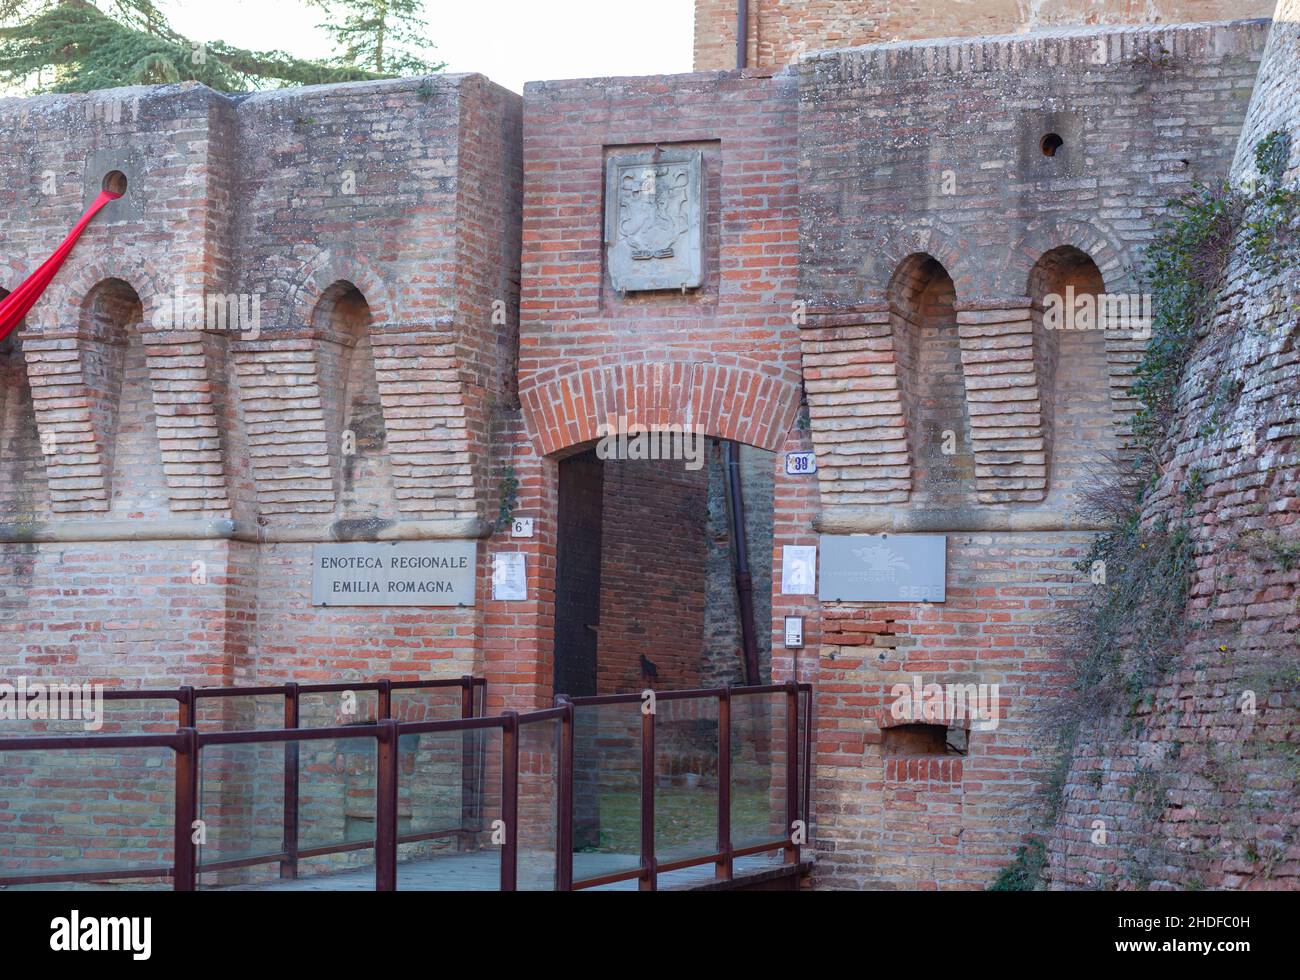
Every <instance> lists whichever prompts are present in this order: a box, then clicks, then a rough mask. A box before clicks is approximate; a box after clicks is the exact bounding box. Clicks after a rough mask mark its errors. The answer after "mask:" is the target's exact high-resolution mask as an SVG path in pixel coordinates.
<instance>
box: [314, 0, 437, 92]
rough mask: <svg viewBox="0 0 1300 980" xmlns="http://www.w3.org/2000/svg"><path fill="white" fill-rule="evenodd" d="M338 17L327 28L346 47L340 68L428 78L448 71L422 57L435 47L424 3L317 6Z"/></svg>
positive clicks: (375, 0)
mask: <svg viewBox="0 0 1300 980" xmlns="http://www.w3.org/2000/svg"><path fill="white" fill-rule="evenodd" d="M312 3H313V4H314V5H315V6H317V7H319V8H321V9H322V10H324V11H326V12H327V13H329V14H333V15H334V16H333V18H332V19H331V20H330V21H328V22H326V23H324V24H321V25H320V26H321V27H323V28H324V29H325V30H326V31H327V32H328V33H329V34H330V35H331V36H332V37H333V38H334V40H335V42H336V44H337V45H338V46H339V47H341V48H342V49H343V50H342V53H341V54H339V55H338V57H337V58H336V59H335V64H337V65H339V66H340V67H343V66H347V67H356V68H366V69H368V70H370V71H373V72H379V73H380V74H390V75H427V74H431V73H432V72H436V71H439V70H441V69H442V68H444V67H445V64H444V63H443V62H433V61H429V60H427V59H425V58H423V57H421V54H422V53H423V52H424V51H425V50H426V49H429V48H432V45H431V44H430V43H429V40H428V38H427V36H426V35H425V32H426V30H427V29H428V27H427V25H426V24H425V21H424V12H423V9H422V7H423V4H422V2H421V0H312Z"/></svg>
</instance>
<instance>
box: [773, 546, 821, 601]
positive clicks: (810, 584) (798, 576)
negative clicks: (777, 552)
mask: <svg viewBox="0 0 1300 980" xmlns="http://www.w3.org/2000/svg"><path fill="white" fill-rule="evenodd" d="M816 591H817V549H816V548H815V547H813V546H811V545H789V544H788V545H784V546H782V548H781V594H782V595H813V594H814V593H816Z"/></svg>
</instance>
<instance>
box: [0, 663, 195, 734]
mask: <svg viewBox="0 0 1300 980" xmlns="http://www.w3.org/2000/svg"><path fill="white" fill-rule="evenodd" d="M5 683H7V684H8V685H9V687H11V688H13V693H12V694H8V693H7V689H6V698H7V700H8V701H9V703H10V704H12V705H13V706H14V710H13V711H12V712H4V713H0V738H38V737H42V736H52V735H167V734H170V733H171V732H174V731H176V727H177V722H178V720H179V717H180V708H179V705H178V704H177V702H176V701H175V699H172V698H125V699H117V698H106V697H103V696H102V695H103V693H104V692H103V690H102V689H99V688H96V687H95V686H94V685H83V684H72V683H60V682H57V681H44V680H38V679H37V678H34V677H28V678H22V679H20V680H19V681H14V680H12V679H11V680H6V681H5ZM11 714H12V717H11V716H10V715H11Z"/></svg>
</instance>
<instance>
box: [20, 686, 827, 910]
mask: <svg viewBox="0 0 1300 980" xmlns="http://www.w3.org/2000/svg"><path fill="white" fill-rule="evenodd" d="M482 684H483V681H482V680H478V679H474V678H461V679H458V680H454V681H445V682H427V681H426V682H403V683H401V684H397V683H389V682H387V681H379V682H375V683H374V684H372V685H358V684H346V683H343V684H329V685H313V686H311V687H310V690H312V691H315V692H327V691H349V690H351V691H355V690H360V689H363V688H369V689H374V690H377V691H379V692H380V696H379V705H380V714H381V717H379V718H378V719H377V720H376V721H374V722H370V723H365V724H362V725H341V726H328V727H317V728H300V727H297V725H296V722H297V717H298V716H297V713H296V711H297V705H298V703H299V698H300V697H301V695H302V693H303V692H304V691H307V690H308V689H309V688H308V686H307V685H302V686H298V685H282V686H280V687H272V688H246V689H242V693H244V694H248V693H250V692H251V693H255V694H277V693H282V694H283V695H284V698H285V703H284V717H285V723H286V724H285V727H284V728H279V729H268V730H255V731H225V732H222V731H217V732H201V731H198V730H197V729H196V728H195V727H193V724H190V725H187V726H183V727H181V728H180V729H178V730H177V731H175V732H173V733H167V734H157V735H150V734H141V735H82V736H71V737H62V736H58V737H27V738H11V739H0V753H4V752H22V753H31V752H60V751H98V750H125V749H132V748H160V749H167V750H170V751H171V752H172V753H173V754H174V757H175V765H174V769H173V773H174V775H173V780H172V788H173V797H172V798H173V805H174V814H173V817H174V819H173V821H172V846H173V851H172V853H173V855H174V857H173V860H172V863H171V864H170V865H167V866H153V867H143V868H141V867H133V868H110V869H101V870H94V871H65V872H58V871H50V872H40V873H36V874H27V875H18V876H13V875H11V876H5V877H0V885H22V884H37V883H60V882H91V881H112V880H134V879H147V878H159V877H171V878H172V883H173V888H174V889H175V890H177V891H193V890H195V888H196V887H197V882H198V875H199V874H203V873H209V872H223V871H233V870H235V869H239V868H245V867H249V866H252V865H258V864H270V863H278V864H279V865H280V877H281V878H283V879H292V878H294V877H296V875H297V873H298V862H299V861H302V860H306V859H308V858H317V857H321V856H324V855H329V854H337V853H341V852H344V851H350V850H359V849H369V848H372V847H373V849H374V869H375V870H374V882H375V889H376V890H379V891H392V890H395V889H396V888H397V882H398V845H400V844H408V843H415V842H421V841H429V840H433V839H435V838H440V837H452V836H459V837H460V838H461V840H462V841H464V842H465V844H466V845H472V844H474V843H477V841H476V837H477V836H478V835H480V834H481V833H483V828H482V826H481V824H482V818H483V798H484V794H485V787H486V782H487V778H486V777H487V775H488V771H489V769H490V768H495V769H498V770H499V781H498V782H497V786H496V787H495V793H496V800H495V801H494V802H499V803H500V813H501V819H500V825H499V826H498V827H494V833H499V835H500V840H499V844H500V880H499V883H498V885H499V888H500V889H501V890H503V891H514V890H516V889H517V888H518V887H519V854H520V816H519V814H520V799H521V772H520V735H521V732H523V731H524V730H525V729H526V728H527V727H528V726H531V725H541V724H544V723H555V724H556V727H557V733H556V741H555V744H554V746H553V752H554V758H555V781H554V792H555V806H554V812H555V826H554V828H553V830H551V829H548V831H547V836H550V837H552V838H553V842H554V854H555V858H554V864H555V868H554V887H555V888H556V889H558V890H561V891H568V890H572V889H581V888H594V887H599V886H601V885H608V884H613V883H616V882H620V881H627V880H632V879H635V880H637V882H638V885H639V887H640V888H641V889H643V890H653V889H655V888H657V887H658V877H659V875H661V874H667V873H670V872H672V871H677V870H681V869H685V868H691V867H697V866H700V865H708V864H712V865H713V866H714V878H715V879H717V880H720V881H728V880H731V879H732V878H733V877H734V873H735V864H734V862H735V861H736V859H738V858H741V857H745V856H748V855H753V854H758V853H762V852H773V851H779V852H781V856H782V863H783V864H785V865H795V866H797V865H798V864H799V861H800V840H801V838H800V836H799V835H798V834H796V833H795V825H796V822H797V821H800V820H803V821H804V822H805V824H806V821H807V814H808V806H809V803H808V801H809V796H810V790H811V781H810V763H811V741H812V725H811V721H810V714H809V712H810V708H811V693H812V691H811V686H810V685H807V684H794V683H790V684H779V685H763V686H751V687H737V688H727V687H723V688H710V689H700V690H690V691H663V692H654V699H653V703H654V704H657V703H659V702H664V703H674V702H691V701H700V702H715V703H716V710H717V823H716V847H713V848H711V849H709V850H708V853H703V854H698V855H691V856H686V857H676V858H672V859H669V860H663V861H661V860H659V856H658V854H657V847H656V836H655V830H656V823H655V818H656V770H657V763H658V762H659V761H660V757H659V756H658V755H657V752H656V736H657V734H658V722H657V712H656V711H655V710H654V709H653V707H652V708H651V709H650V710H643V709H642V708H640V707H638V709H637V710H639V711H640V721H639V727H638V731H639V745H638V747H637V748H638V750H639V757H640V761H639V774H638V775H639V785H640V788H639V799H638V805H639V812H640V835H639V837H640V840H639V843H640V853H639V855H638V859H637V860H638V864H637V866H636V867H634V868H628V869H625V870H619V871H615V872H611V873H609V874H601V875H594V876H588V877H586V878H583V879H580V880H577V881H575V880H574V846H573V844H574V837H573V834H574V785H575V775H576V773H577V769H578V766H579V762H578V761H577V759H576V758H575V742H576V740H575V727H576V726H575V722H576V721H577V720H578V719H579V718H580V717H581V715H582V713H584V712H588V711H591V710H595V709H599V708H600V707H602V706H611V705H627V706H642V705H645V704H647V703H649V702H647V700H646V699H643V697H642V695H637V694H629V695H610V696H604V697H583V698H568V697H565V696H563V695H562V696H560V697H558V698H557V699H556V700H557V704H556V706H555V707H553V708H549V709H545V710H541V711H533V712H528V713H525V714H519V713H516V712H513V711H507V712H505V713H503V714H501V715H499V716H496V717H491V718H488V717H481V716H474V714H473V711H474V705H475V697H474V694H475V692H476V691H477V690H479V689H480V688H481V686H482ZM456 685H460V686H462V688H463V692H464V694H463V699H462V706H463V713H462V717H460V718H456V719H449V720H445V721H417V722H398V721H396V720H394V719H392V718H391V717H387V715H389V714H390V713H391V700H390V698H391V692H392V691H393V690H396V689H399V688H408V687H409V688H415V687H421V686H423V687H430V686H456ZM187 690H188V691H189V692H190V693H188V694H187V693H185V692H186V691H187ZM237 691H241V689H226V690H225V691H223V692H221V693H215V691H214V692H213V693H205V694H200V693H199V691H198V690H195V689H184V688H182V689H178V690H177V691H174V692H148V693H150V694H153V695H155V696H162V695H165V696H172V695H175V700H176V701H177V702H178V703H179V704H180V706H181V708H180V717H181V718H188V720H190V721H191V722H192V721H193V719H194V713H193V708H194V704H195V703H196V701H197V700H198V699H200V698H201V697H232V696H236V693H235V692H237ZM123 693H126V694H129V695H134V696H135V697H136V698H140V697H142V695H144V694H145V693H146V692H139V691H135V692H123ZM773 695H781V696H783V708H782V711H781V725H780V726H779V734H781V735H783V740H782V744H783V746H784V749H783V752H784V759H783V761H782V762H781V764H780V765H779V766H776V765H772V766H771V767H770V768H771V769H772V770H773V771H776V772H779V774H780V775H781V777H782V778H781V780H780V782H781V784H783V786H784V792H785V799H784V813H783V823H784V827H783V828H782V830H781V833H779V834H776V833H773V834H771V835H770V836H768V837H767V838H765V839H762V840H759V841H757V842H753V841H751V842H747V843H743V844H739V845H738V844H737V843H736V842H735V841H734V839H733V833H732V794H731V789H732V749H733V735H734V732H733V719H732V709H733V705H735V704H736V703H738V702H739V701H740V700H741V699H746V698H754V699H758V698H763V697H770V696H773ZM187 705H188V709H189V713H188V715H187V714H186V706H187ZM291 722H292V724H291ZM777 727H778V726H775V725H774V726H773V728H774V729H777ZM493 731H499V732H500V739H501V752H500V758H499V759H489V758H488V756H487V753H486V752H485V751H483V745H482V744H481V741H480V739H479V738H478V737H464V736H465V735H466V734H467V733H482V734H484V735H486V734H487V733H489V732H493ZM450 733H461V734H462V739H461V742H462V747H461V759H460V778H461V780H462V785H463V792H462V793H461V818H460V821H459V823H458V824H457V825H456V826H454V827H447V828H435V829H431V830H425V831H412V832H408V833H404V834H403V833H400V832H399V819H398V800H399V783H400V771H399V746H400V740H401V739H402V738H404V737H411V736H420V735H427V734H450ZM335 739H339V740H342V739H346V740H368V739H373V740H374V747H375V759H376V763H375V787H374V807H373V811H374V833H373V836H372V837H370V838H367V839H364V840H354V841H345V842H343V843H335V844H325V845H320V846H314V847H309V848H303V847H299V846H298V845H299V841H298V834H299V823H298V821H299V813H298V806H299V800H298V785H299V765H298V763H299V757H300V751H299V750H300V747H301V746H302V745H303V744H304V743H309V742H312V741H328V740H335ZM275 743H282V744H283V746H284V805H283V828H282V847H281V848H279V849H278V850H275V851H268V852H264V853H259V854H255V855H251V856H243V857H239V858H234V859H229V860H220V861H214V862H207V863H202V862H201V861H200V859H199V852H198V848H197V847H196V845H195V843H194V841H193V839H192V835H193V834H194V830H195V828H196V826H198V821H199V820H200V814H199V810H200V795H199V787H200V779H201V774H202V763H201V757H202V753H203V752H204V750H205V749H208V750H211V749H214V748H216V747H219V746H236V745H256V744H275ZM597 768H598V767H597ZM587 775H588V776H591V775H594V776H595V777H596V778H597V779H599V777H600V773H599V772H595V773H594V774H593V773H588V774H587ZM494 843H496V841H494Z"/></svg>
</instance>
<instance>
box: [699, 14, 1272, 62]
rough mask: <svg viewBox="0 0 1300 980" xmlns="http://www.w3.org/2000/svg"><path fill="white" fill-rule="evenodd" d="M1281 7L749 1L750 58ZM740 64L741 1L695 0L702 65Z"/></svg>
mask: <svg viewBox="0 0 1300 980" xmlns="http://www.w3.org/2000/svg"><path fill="white" fill-rule="evenodd" d="M1273 7H1274V3H1273V0H1247V2H1245V3H1228V2H1226V0H1148V2H1145V3H1141V4H1137V3H1130V2H1128V0H1044V2H1041V3H1032V4H1025V3H1019V2H1016V0H979V2H978V3H961V2H959V0H946V2H945V0H940V2H937V3H935V2H929V0H749V31H748V45H747V55H746V63H747V64H748V65H751V66H753V67H755V68H780V67H781V66H782V65H788V64H790V63H792V62H794V61H796V60H797V59H798V58H799V57H800V56H801V55H804V54H806V53H808V52H810V51H822V50H826V49H830V48H848V47H854V46H856V45H860V44H872V43H877V42H880V41H915V40H919V39H921V38H931V37H969V36H973V35H979V34H1011V33H1023V32H1025V31H1035V30H1043V29H1045V28H1052V27H1063V26H1068V25H1083V24H1091V25H1106V26H1115V25H1120V24H1180V23H1194V22H1198V21H1215V20H1227V19H1228V18H1231V17H1268V16H1269V15H1270V14H1272V12H1273ZM735 66H736V0H695V70H696V71H709V70H712V69H718V68H723V69H726V68H734V67H735Z"/></svg>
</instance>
